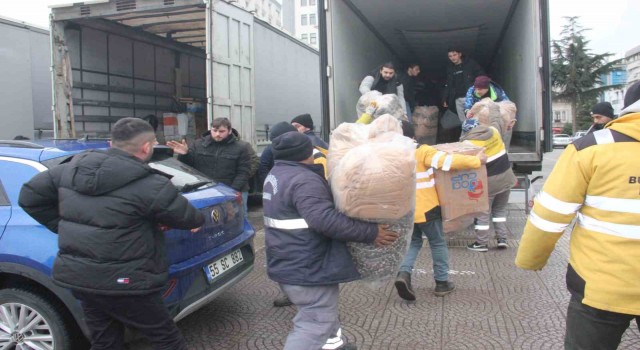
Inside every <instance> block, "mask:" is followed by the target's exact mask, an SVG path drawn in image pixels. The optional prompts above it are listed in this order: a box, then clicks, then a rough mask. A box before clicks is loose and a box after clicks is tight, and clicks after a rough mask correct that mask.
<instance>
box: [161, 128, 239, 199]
mask: <svg viewBox="0 0 640 350" xmlns="http://www.w3.org/2000/svg"><path fill="white" fill-rule="evenodd" d="M231 130H232V128H231V122H230V121H229V119H227V118H216V119H214V120H213V122H212V123H211V132H210V134H209V135H206V136H205V137H203V138H201V139H198V140H196V142H195V143H194V144H193V145H192V146H191V147H189V146H188V145H187V143H186V142H185V141H184V140H182V142H181V143H180V142H176V141H169V142H167V146H169V147H171V148H172V149H173V151H174V152H175V153H177V154H179V155H180V156H179V157H178V160H180V161H181V162H183V163H186V164H189V165H191V166H193V167H194V168H196V169H197V170H199V171H201V172H202V173H204V174H205V175H207V176H209V177H210V178H212V179H213V180H215V181H217V182H221V183H223V184H225V185H227V186H230V187H232V188H233V189H234V190H236V191H239V192H246V191H248V190H249V177H250V175H251V155H250V154H249V151H248V150H247V147H245V145H244V144H243V143H241V142H238V139H237V138H236V137H235V136H234V135H233V133H232V132H231Z"/></svg>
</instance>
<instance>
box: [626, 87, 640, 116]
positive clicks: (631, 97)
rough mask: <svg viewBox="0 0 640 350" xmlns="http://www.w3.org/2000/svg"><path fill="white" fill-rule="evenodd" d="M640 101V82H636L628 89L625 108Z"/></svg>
mask: <svg viewBox="0 0 640 350" xmlns="http://www.w3.org/2000/svg"><path fill="white" fill-rule="evenodd" d="M638 100H640V81H637V82H635V84H633V85H631V86H630V87H629V88H628V89H627V93H626V94H625V95H624V107H623V109H624V108H627V107H629V106H631V105H632V104H634V103H636V101H638Z"/></svg>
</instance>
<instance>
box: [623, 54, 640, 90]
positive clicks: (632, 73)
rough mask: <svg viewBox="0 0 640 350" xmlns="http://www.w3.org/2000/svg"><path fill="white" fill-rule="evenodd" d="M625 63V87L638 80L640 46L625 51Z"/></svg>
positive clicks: (639, 78)
mask: <svg viewBox="0 0 640 350" xmlns="http://www.w3.org/2000/svg"><path fill="white" fill-rule="evenodd" d="M624 56H625V61H626V63H627V88H628V87H629V86H631V85H633V84H634V83H635V82H637V81H639V80H640V46H636V47H634V48H633V49H631V50H629V51H627V53H626V54H625V55H624Z"/></svg>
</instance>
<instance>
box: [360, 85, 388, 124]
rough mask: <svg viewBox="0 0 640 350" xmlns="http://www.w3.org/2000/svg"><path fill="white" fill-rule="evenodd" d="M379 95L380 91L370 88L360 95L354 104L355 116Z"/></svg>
mask: <svg viewBox="0 0 640 350" xmlns="http://www.w3.org/2000/svg"><path fill="white" fill-rule="evenodd" d="M380 96H382V93H381V92H380V91H376V90H371V91H369V92H367V93H365V94H364V95H362V96H360V98H359V99H358V103H357V104H356V113H357V114H356V118H359V117H360V116H361V115H362V113H364V111H365V109H367V107H368V106H369V105H370V104H371V102H373V101H375V100H377V99H378V97H380Z"/></svg>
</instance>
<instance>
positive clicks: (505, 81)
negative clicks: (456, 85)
mask: <svg viewBox="0 0 640 350" xmlns="http://www.w3.org/2000/svg"><path fill="white" fill-rule="evenodd" d="M332 4H333V9H332V12H331V13H332V14H331V16H333V18H332V19H331V24H330V25H331V26H332V27H331V31H332V32H333V40H334V41H335V42H334V43H333V44H329V45H330V46H332V48H330V50H332V52H331V53H330V55H332V58H333V62H334V65H335V66H336V68H335V72H334V73H333V74H334V76H336V78H335V79H340V78H337V76H340V75H342V74H345V75H346V78H345V79H346V80H348V81H351V82H352V83H353V82H358V81H359V80H361V79H362V77H363V76H364V74H366V73H367V72H368V71H370V70H371V69H373V68H374V67H376V66H377V65H379V64H380V63H382V62H383V61H385V60H386V61H388V60H394V61H396V62H400V63H402V64H407V63H410V62H416V63H419V64H420V66H421V70H422V74H421V75H423V76H424V77H425V78H426V79H427V80H434V81H436V80H437V81H438V84H439V86H440V87H442V86H443V84H444V83H445V82H446V67H447V64H449V60H448V58H447V51H448V48H460V49H461V50H462V52H463V53H464V54H465V55H467V56H468V57H472V58H473V59H474V60H476V61H477V62H478V63H479V64H480V65H481V66H482V67H483V68H484V70H485V71H486V72H487V73H488V75H489V76H490V77H491V78H492V79H493V80H495V81H496V82H497V83H498V84H499V85H500V86H502V87H503V88H504V89H505V91H506V93H507V95H508V96H509V98H510V99H511V100H513V101H514V102H515V103H516V104H517V107H518V122H517V124H516V126H515V128H514V134H513V140H512V143H511V151H510V152H511V153H529V154H531V160H535V158H537V155H536V154H535V153H536V149H537V148H536V142H539V140H536V137H535V135H536V128H540V127H541V123H542V106H541V105H540V102H539V100H536V99H533V98H530V96H533V95H535V94H540V93H541V92H540V91H539V90H540V89H541V86H542V84H541V81H540V79H541V78H540V77H541V73H540V70H541V63H539V62H540V59H541V58H542V56H541V54H540V52H541V50H542V48H541V46H542V40H540V38H539V36H540V34H539V33H540V30H539V29H540V28H539V26H540V25H541V24H540V23H539V22H537V21H536V20H535V19H536V18H539V16H537V15H536V16H531V12H532V11H540V9H539V8H538V7H539V4H538V3H537V2H534V1H519V0H483V1H467V0H450V1H442V0H403V1H402V2H397V1H388V0H340V1H333V2H332ZM364 32H366V33H367V35H369V36H373V37H374V38H373V39H371V40H368V41H363V40H355V39H354V38H357V37H358V36H360V37H362V36H363V33H364ZM339 35H340V36H342V35H344V36H346V37H347V38H344V39H340V38H339V37H338V36H339ZM349 38H351V39H349ZM348 43H352V44H348ZM353 43H355V44H353ZM358 54H359V55H366V56H367V57H366V58H363V59H361V60H360V62H366V64H367V67H362V68H359V67H358V68H356V67H350V66H349V65H348V64H343V63H342V62H344V61H349V57H348V56H350V55H351V56H353V55H358ZM352 61H353V59H352ZM338 62H340V64H341V66H340V68H338ZM360 64H361V63H360ZM345 85H349V88H350V89H353V85H354V84H345ZM334 86H335V84H334ZM345 90H346V89H345ZM356 93H357V92H356ZM334 94H335V96H345V94H349V93H348V92H347V91H334ZM348 96H349V97H348V98H349V99H352V98H353V96H351V95H348ZM355 98H356V99H357V95H356V96H355ZM338 104H339V103H338V102H336V110H337V111H339V112H342V111H341V108H342V106H339V105H338ZM345 104H351V103H350V102H349V103H345ZM346 108H350V109H346ZM351 110H353V107H348V106H345V109H344V111H345V112H346V113H348V115H349V116H350V115H351V114H352V112H351ZM524 116H526V118H524ZM537 119H539V120H537ZM510 156H511V155H510Z"/></svg>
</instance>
